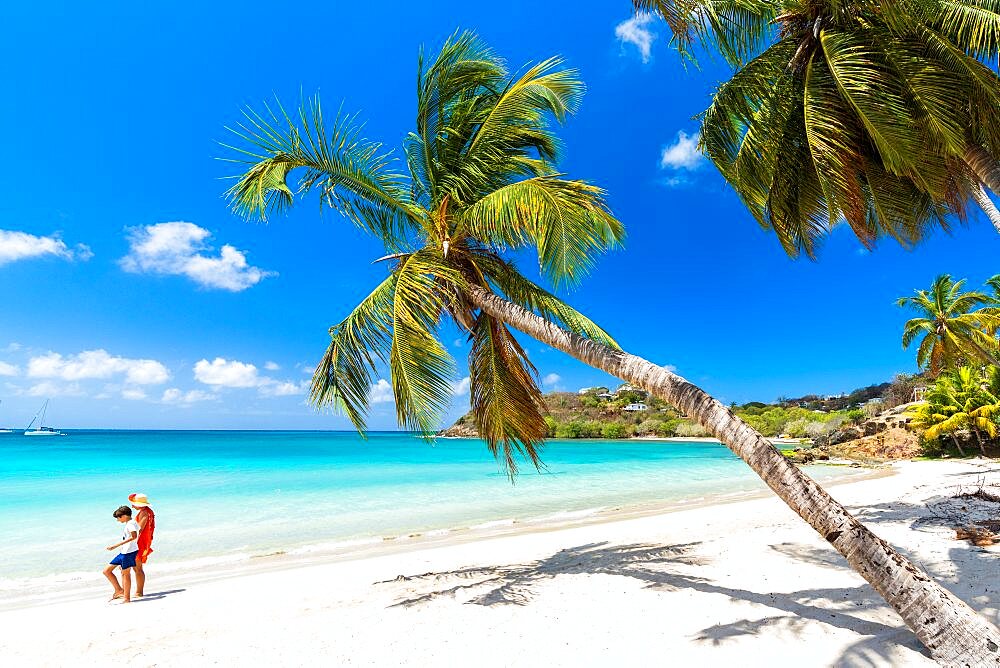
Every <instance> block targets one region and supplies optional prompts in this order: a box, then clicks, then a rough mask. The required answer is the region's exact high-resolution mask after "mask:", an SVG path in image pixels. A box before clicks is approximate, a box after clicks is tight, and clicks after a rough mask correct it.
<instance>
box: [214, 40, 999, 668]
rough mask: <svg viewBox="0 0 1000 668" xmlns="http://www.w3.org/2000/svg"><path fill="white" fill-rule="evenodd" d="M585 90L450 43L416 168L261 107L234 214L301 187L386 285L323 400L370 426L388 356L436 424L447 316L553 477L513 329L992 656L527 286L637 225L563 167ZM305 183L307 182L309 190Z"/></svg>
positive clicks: (949, 599) (940, 628)
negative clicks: (647, 399)
mask: <svg viewBox="0 0 1000 668" xmlns="http://www.w3.org/2000/svg"><path fill="white" fill-rule="evenodd" d="M582 88H583V86H582V83H581V82H580V81H579V79H578V78H577V76H576V73H575V72H574V71H572V70H568V69H564V68H563V67H562V63H561V61H559V60H558V59H550V60H546V61H544V62H542V63H539V64H537V65H535V66H532V67H530V68H528V69H526V70H524V71H523V72H522V73H519V74H516V75H513V76H512V75H510V74H509V73H508V72H507V70H506V69H505V67H504V65H503V62H502V61H501V60H500V59H499V58H498V57H497V56H496V55H495V54H494V53H493V52H491V51H490V50H489V49H488V48H486V47H485V46H484V45H483V44H482V43H481V42H480V41H479V40H478V39H477V38H475V37H474V36H472V35H470V34H462V35H457V36H455V37H453V38H452V39H450V40H448V41H447V43H446V44H445V45H444V47H443V48H442V50H441V53H440V54H439V55H438V57H437V58H435V59H434V60H433V61H430V62H427V63H425V62H424V60H423V59H422V58H421V60H420V65H419V67H418V77H417V91H418V93H417V122H416V129H415V131H414V132H411V133H410V134H409V135H407V137H406V139H405V141H404V148H405V158H406V168H407V174H406V175H403V174H401V173H399V172H397V171H395V169H394V168H393V165H392V163H391V162H390V159H389V158H388V157H387V156H386V154H385V153H384V152H383V151H382V149H381V147H380V146H379V145H378V144H375V143H372V142H369V141H366V140H364V139H362V138H361V137H360V135H359V133H358V130H357V129H356V128H355V126H354V125H353V123H352V121H351V120H350V119H344V118H340V119H338V120H337V121H336V122H335V123H333V124H332V126H331V127H329V128H327V127H325V125H324V123H323V118H322V115H321V112H320V108H319V103H318V101H313V102H312V103H310V104H307V105H305V106H304V107H303V108H302V109H301V110H300V112H299V113H298V114H296V115H286V114H284V112H282V111H280V109H279V110H278V112H277V113H273V114H272V113H270V112H265V113H260V114H257V113H253V112H250V113H248V115H247V120H246V122H244V123H243V124H241V125H240V126H238V127H237V128H236V133H237V135H239V137H241V138H242V141H241V142H240V147H239V150H241V151H242V152H243V153H242V154H241V155H242V157H240V158H234V159H237V160H239V161H241V162H243V163H245V164H243V165H242V167H241V169H243V170H244V171H243V173H242V175H241V176H239V177H238V181H237V182H236V184H235V185H234V186H233V187H232V189H231V190H230V191H229V196H230V197H231V199H232V203H233V206H234V208H235V209H236V210H237V211H239V212H241V213H243V214H247V215H252V216H254V217H259V218H264V217H265V216H266V215H267V214H268V213H269V212H271V211H274V210H281V209H284V208H286V207H288V206H290V205H291V204H292V203H293V201H294V198H295V195H296V194H297V193H306V192H311V191H314V190H315V191H318V195H319V198H320V201H321V202H323V203H324V204H327V205H330V206H332V207H334V208H335V209H337V210H338V211H340V212H341V213H342V214H343V215H344V216H345V217H346V218H348V219H349V220H351V221H353V222H354V223H355V224H356V225H357V226H359V227H360V228H361V229H363V230H365V231H367V232H369V233H371V234H374V235H375V236H376V237H377V238H379V239H380V240H381V241H382V242H383V243H384V244H385V247H386V249H387V251H388V253H389V254H388V255H387V256H385V257H384V258H381V259H382V260H383V261H384V262H386V263H387V265H388V276H387V277H386V278H385V280H383V281H382V282H381V283H380V284H379V285H378V286H376V287H375V289H374V290H373V291H372V292H371V294H369V295H368V297H366V298H365V299H364V300H363V301H362V302H361V303H360V304H359V305H358V306H357V307H356V308H355V309H354V310H353V311H352V312H351V313H350V314H349V315H348V316H347V317H346V318H344V319H343V320H342V321H341V322H340V323H339V324H337V325H335V326H334V327H332V328H331V329H330V337H331V341H330V345H329V347H328V349H327V351H326V354H325V355H324V356H323V358H322V360H321V361H320V363H319V365H318V367H317V369H316V374H315V376H314V377H313V384H312V392H311V399H312V401H313V402H314V403H315V404H316V405H317V406H334V407H337V408H340V409H342V410H343V411H344V412H346V414H347V415H348V416H349V417H350V419H351V420H352V421H353V423H354V424H355V426H356V427H357V428H358V429H359V430H363V429H364V427H365V415H366V410H367V408H368V393H369V391H370V388H371V386H372V383H373V382H374V380H375V379H376V377H377V375H376V370H377V365H378V364H379V363H382V364H385V365H388V367H389V370H390V373H391V375H392V389H393V393H394V396H395V402H396V412H397V417H398V419H399V422H400V424H402V425H403V426H406V427H410V428H416V429H418V430H420V431H422V432H423V433H425V434H426V433H429V432H431V430H433V429H435V428H436V427H437V426H438V424H439V421H440V419H441V417H442V413H443V410H444V408H445V407H446V406H447V405H448V403H449V399H450V387H451V385H450V383H451V382H452V381H453V378H454V374H455V366H456V365H455V363H454V361H453V360H452V359H451V358H450V356H449V355H448V353H447V350H446V348H445V347H444V346H443V345H442V344H441V343H440V342H439V341H438V339H437V336H436V331H437V328H438V327H439V325H440V324H441V323H442V322H444V321H445V320H450V321H451V322H453V323H454V324H455V325H457V326H458V327H459V328H461V329H463V330H465V331H467V332H468V333H469V336H470V339H471V344H472V345H471V351H470V353H469V359H468V366H469V378H470V386H471V389H470V397H471V398H470V402H471V405H472V412H473V415H474V416H475V419H476V422H477V423H478V427H479V429H480V433H481V434H482V436H483V438H484V439H485V441H486V443H487V445H488V446H489V448H490V449H491V450H492V451H493V452H494V454H495V455H496V456H498V458H499V460H500V461H501V463H503V464H505V465H506V466H507V467H508V470H509V471H511V472H513V471H514V467H515V465H516V457H515V456H516V454H517V453H518V452H521V453H523V454H524V455H526V456H527V458H528V459H530V460H532V461H534V462H535V463H536V465H537V463H538V457H539V448H540V446H541V444H542V440H543V438H544V436H545V434H546V424H545V421H544V419H543V418H542V412H543V404H542V398H541V395H540V392H539V390H538V387H537V384H536V382H535V372H534V369H533V367H532V366H531V363H530V361H529V360H528V356H527V354H526V353H525V351H524V350H523V348H521V346H520V345H519V344H518V342H517V340H516V339H515V337H514V336H513V335H512V333H511V332H510V329H509V328H511V327H512V328H514V329H516V330H519V331H520V332H522V333H524V334H527V335H528V336H531V337H534V338H536V339H537V340H539V341H541V342H543V343H546V344H548V345H550V346H552V347H554V348H556V349H558V350H561V351H563V352H565V353H567V354H569V355H571V356H573V357H575V358H576V359H578V360H581V361H583V362H585V363H587V364H590V365H591V366H593V367H595V368H598V369H601V370H604V371H606V372H608V373H610V374H612V375H614V376H617V377H619V378H621V379H622V380H624V381H626V382H628V383H631V384H632V385H633V386H635V387H639V388H642V389H644V390H646V391H648V392H649V393H650V394H652V395H653V396H655V397H658V398H660V399H662V400H664V401H666V402H668V403H670V404H672V405H674V406H676V407H677V408H679V409H680V410H682V411H684V412H685V413H686V414H687V415H689V416H691V417H692V418H694V419H696V420H697V421H698V422H699V423H700V424H702V425H704V426H705V427H706V428H707V429H708V430H709V431H710V432H711V433H712V434H714V435H716V436H718V437H719V438H720V439H721V440H722V441H723V442H724V443H725V444H726V445H727V446H729V447H730V448H731V449H732V450H733V452H735V453H736V454H737V455H739V456H740V457H742V458H743V459H744V461H746V462H747V463H748V464H749V465H750V467H751V468H752V469H753V470H754V471H756V472H757V473H758V474H759V475H760V476H761V477H762V478H763V479H764V480H765V482H766V483H767V484H768V485H769V486H770V487H771V489H773V490H774V491H775V493H777V494H778V495H779V496H780V497H781V498H782V499H783V500H784V501H785V502H786V503H787V504H788V505H789V506H790V507H791V508H793V509H794V510H795V511H796V512H797V513H798V514H799V515H800V516H801V517H802V518H803V519H805V520H806V521H807V522H809V523H810V525H812V526H813V527H814V528H815V529H816V530H817V531H818V532H819V533H820V534H821V535H822V536H823V537H824V538H826V540H828V541H829V542H830V543H831V545H833V546H834V547H835V548H836V549H837V550H838V551H840V552H841V554H843V555H844V556H845V557H846V558H847V560H848V562H849V563H850V564H851V565H852V566H853V567H854V568H855V569H856V570H857V571H858V572H859V573H861V574H862V575H863V576H864V577H866V578H867V579H868V580H869V582H871V583H872V585H873V586H874V587H875V588H876V589H877V590H878V591H879V592H880V593H881V594H882V595H883V596H884V597H885V598H886V599H887V600H888V601H889V602H890V603H891V604H892V605H893V607H895V608H896V609H897V610H899V611H900V614H901V615H902V616H903V618H904V619H905V620H906V621H907V623H908V624H909V625H910V626H911V628H913V629H914V630H915V631H916V632H917V634H918V636H919V637H920V638H921V640H922V641H923V642H924V643H925V644H927V645H928V646H929V647H931V648H932V651H934V652H935V656H939V657H944V658H945V659H948V658H954V657H969V656H979V653H980V651H981V648H982V645H983V643H984V642H996V643H997V644H998V646H1000V631H998V630H997V629H996V628H994V627H993V626H992V625H990V624H989V623H988V622H987V621H986V620H984V619H982V618H981V617H979V616H978V615H976V614H975V613H974V612H973V611H972V610H971V609H970V608H968V607H967V606H966V605H965V604H964V603H962V602H960V601H959V600H958V599H957V598H955V597H954V596H952V595H951V594H950V593H948V591H947V590H945V589H944V588H942V587H940V586H939V585H938V584H936V583H935V582H933V581H932V580H931V579H930V578H929V577H928V576H927V575H926V574H925V573H923V572H922V571H921V570H920V569H918V568H917V567H915V566H913V565H912V564H910V563H909V562H908V561H907V560H906V559H905V558H904V557H902V556H901V555H900V554H899V553H897V552H896V551H895V550H894V549H892V548H891V547H890V546H889V545H888V544H887V543H885V542H884V541H882V540H881V539H879V538H878V537H876V536H875V535H873V534H872V533H871V532H870V531H869V530H868V529H867V528H866V527H865V526H864V525H862V524H861V523H860V522H858V521H857V520H856V519H855V518H854V517H853V516H852V515H851V514H850V513H848V511H847V510H846V509H845V508H844V507H843V506H842V505H840V504H839V503H837V502H836V501H835V500H834V499H833V498H832V497H830V495H829V494H827V492H826V491H825V490H824V489H823V488H822V487H820V486H819V485H818V484H816V482H814V481H813V480H812V479H810V478H809V477H808V476H806V475H805V474H803V473H802V472H801V471H800V470H799V469H798V468H796V467H795V466H793V465H791V464H790V463H788V461H787V460H786V459H785V458H784V457H783V456H782V455H781V454H780V453H779V452H778V451H777V450H775V448H774V447H773V446H772V445H771V444H770V443H769V442H768V441H767V440H766V439H765V438H764V437H762V436H761V435H760V434H759V433H757V432H755V431H754V430H753V429H751V428H750V427H749V426H747V425H746V424H744V423H743V422H741V421H740V420H739V419H738V418H736V417H735V416H734V415H733V413H732V412H731V411H730V410H729V409H728V408H726V407H725V406H723V405H722V404H721V403H719V402H718V401H716V400H715V399H713V398H712V397H710V396H709V395H708V394H706V393H705V392H704V391H703V390H701V389H700V388H698V387H696V386H695V385H693V384H691V383H689V382H688V381H686V380H684V379H683V378H681V377H679V376H678V375H676V374H674V373H672V372H671V371H669V370H667V368H665V367H663V366H661V365H658V364H653V363H651V362H648V361H646V360H644V359H641V358H639V357H636V356H634V355H630V354H628V353H626V352H624V351H623V350H621V349H620V348H619V347H618V346H617V345H616V344H615V342H614V341H613V340H612V339H611V337H610V336H608V335H607V334H606V333H605V332H604V331H603V330H602V329H601V328H599V327H598V326H597V325H595V324H594V323H593V322H591V321H590V320H589V319H587V318H586V317H585V316H583V315H582V314H580V313H579V312H578V311H576V310H574V309H573V308H571V307H570V306H568V305H567V304H566V303H565V302H564V301H562V300H560V299H558V298H557V297H555V296H554V295H553V294H552V293H551V292H549V291H547V290H545V289H543V288H542V287H541V286H539V285H537V284H536V283H534V282H532V281H529V280H528V279H527V278H525V277H524V276H523V275H522V274H521V273H520V271H519V270H518V268H517V266H516V265H515V264H514V263H513V262H512V261H511V260H510V253H511V252H513V251H519V250H520V251H523V250H524V249H529V248H530V249H534V251H535V252H536V253H537V256H538V261H539V267H540V270H541V273H542V274H543V275H544V276H545V277H546V278H547V279H548V280H549V281H550V282H552V283H553V284H554V285H555V286H557V287H559V286H563V285H566V284H574V283H577V282H578V281H579V280H580V279H581V277H582V276H583V275H584V274H585V273H586V271H587V269H588V268H590V266H591V265H592V264H593V262H594V260H595V258H596V256H597V254H598V253H600V252H603V251H604V250H606V249H609V248H613V247H615V246H616V245H618V244H619V243H620V242H621V240H622V238H623V235H624V231H623V229H622V225H621V223H620V222H619V221H618V220H617V219H615V218H614V216H612V215H611V213H610V212H609V210H608V208H607V205H606V203H605V200H604V193H603V192H602V191H601V190H600V189H599V188H597V187H595V186H593V185H590V184H588V183H585V182H582V181H577V180H570V179H567V178H565V177H564V176H563V175H561V174H560V173H559V172H558V171H557V168H556V166H555V165H556V157H557V154H558V142H557V139H556V136H555V134H554V132H553V130H552V129H551V127H550V126H549V120H550V119H553V118H554V119H556V120H561V119H562V118H563V117H564V116H565V115H566V114H568V113H570V112H571V111H572V110H573V109H574V108H575V107H576V104H577V100H578V98H579V95H580V93H581V91H582ZM293 172H294V173H295V174H296V175H298V178H297V180H295V181H290V179H292V178H293V176H292V174H293Z"/></svg>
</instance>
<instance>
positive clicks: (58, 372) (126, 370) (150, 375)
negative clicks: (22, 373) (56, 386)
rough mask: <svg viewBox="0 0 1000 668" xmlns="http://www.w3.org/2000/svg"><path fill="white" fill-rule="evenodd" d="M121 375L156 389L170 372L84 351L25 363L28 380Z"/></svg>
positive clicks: (149, 364)
mask: <svg viewBox="0 0 1000 668" xmlns="http://www.w3.org/2000/svg"><path fill="white" fill-rule="evenodd" d="M119 375H124V377H125V381H126V382H128V383H129V384H132V385H157V384H159V383H165V382H167V380H168V379H169V378H170V372H169V371H167V367H165V366H163V364H161V363H160V362H157V361H156V360H149V359H129V358H127V357H117V356H113V355H109V354H108V352H107V351H106V350H101V349H97V350H85V351H83V352H82V353H80V354H78V355H69V356H66V357H63V356H62V355H60V354H59V353H53V352H49V353H46V354H44V355H40V356H38V357H32V358H31V359H30V360H29V361H28V376H29V377H31V378H59V379H61V380H66V381H76V380H87V379H91V378H111V377H113V376H119Z"/></svg>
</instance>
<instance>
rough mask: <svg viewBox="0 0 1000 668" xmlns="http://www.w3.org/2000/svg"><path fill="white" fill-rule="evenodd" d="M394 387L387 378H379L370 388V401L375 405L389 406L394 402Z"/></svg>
mask: <svg viewBox="0 0 1000 668" xmlns="http://www.w3.org/2000/svg"><path fill="white" fill-rule="evenodd" d="M393 399H394V397H393V395H392V386H391V385H389V381H387V380H386V379H385V378H379V379H378V382H377V383H372V384H371V386H370V387H369V388H368V401H369V402H371V403H373V404H387V403H389V402H391V401H393Z"/></svg>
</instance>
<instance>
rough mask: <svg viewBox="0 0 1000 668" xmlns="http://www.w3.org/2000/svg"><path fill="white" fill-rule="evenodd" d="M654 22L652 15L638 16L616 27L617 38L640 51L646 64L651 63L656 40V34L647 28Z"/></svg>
mask: <svg viewBox="0 0 1000 668" xmlns="http://www.w3.org/2000/svg"><path fill="white" fill-rule="evenodd" d="M652 22H653V15H652V14H636V15H635V16H633V17H632V18H630V19H628V20H627V21H622V22H621V23H619V24H618V25H616V26H615V37H617V38H618V39H619V40H621V41H622V42H628V43H629V44H634V45H635V47H636V48H637V49H639V55H641V56H642V62H644V63H648V62H649V58H650V55H651V52H652V48H653V42H654V41H655V40H656V33H654V32H652V31H650V30H649V29H648V28H647V26H648V25H649V24H650V23H652Z"/></svg>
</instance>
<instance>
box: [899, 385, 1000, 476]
mask: <svg viewBox="0 0 1000 668" xmlns="http://www.w3.org/2000/svg"><path fill="white" fill-rule="evenodd" d="M991 368H992V369H993V372H995V371H996V369H995V367H991ZM993 375H995V374H994V373H990V374H984V373H983V372H982V371H981V370H980V369H978V368H974V367H969V366H963V367H959V368H957V369H954V370H952V371H949V372H947V373H945V374H942V375H941V376H940V377H939V378H938V379H937V381H936V382H935V383H934V387H933V388H932V389H931V391H930V392H928V394H927V398H926V403H924V404H922V405H920V406H918V407H917V409H916V410H915V411H914V413H913V415H914V417H915V419H914V423H915V424H916V425H917V426H919V427H922V428H923V429H924V437H925V438H927V439H930V440H936V439H939V438H942V437H944V436H950V437H951V438H952V440H953V441H954V443H955V446H956V447H957V448H958V451H959V454H961V455H962V456H963V457H964V456H965V450H964V449H963V448H962V444H961V442H960V441H959V439H958V433H959V432H961V431H968V432H970V433H971V434H972V435H973V436H975V438H976V442H977V443H978V445H979V452H980V453H981V454H982V455H983V456H984V457H985V456H986V448H985V445H984V444H983V434H984V433H985V434H986V436H988V437H989V438H991V439H993V438H996V437H997V435H998V434H1000V429H998V427H997V422H996V419H997V416H998V415H1000V398H998V397H997V396H996V395H995V394H993V392H991V391H990V390H991V389H992V388H991V383H990V381H991V380H993V378H992V376H993Z"/></svg>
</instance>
